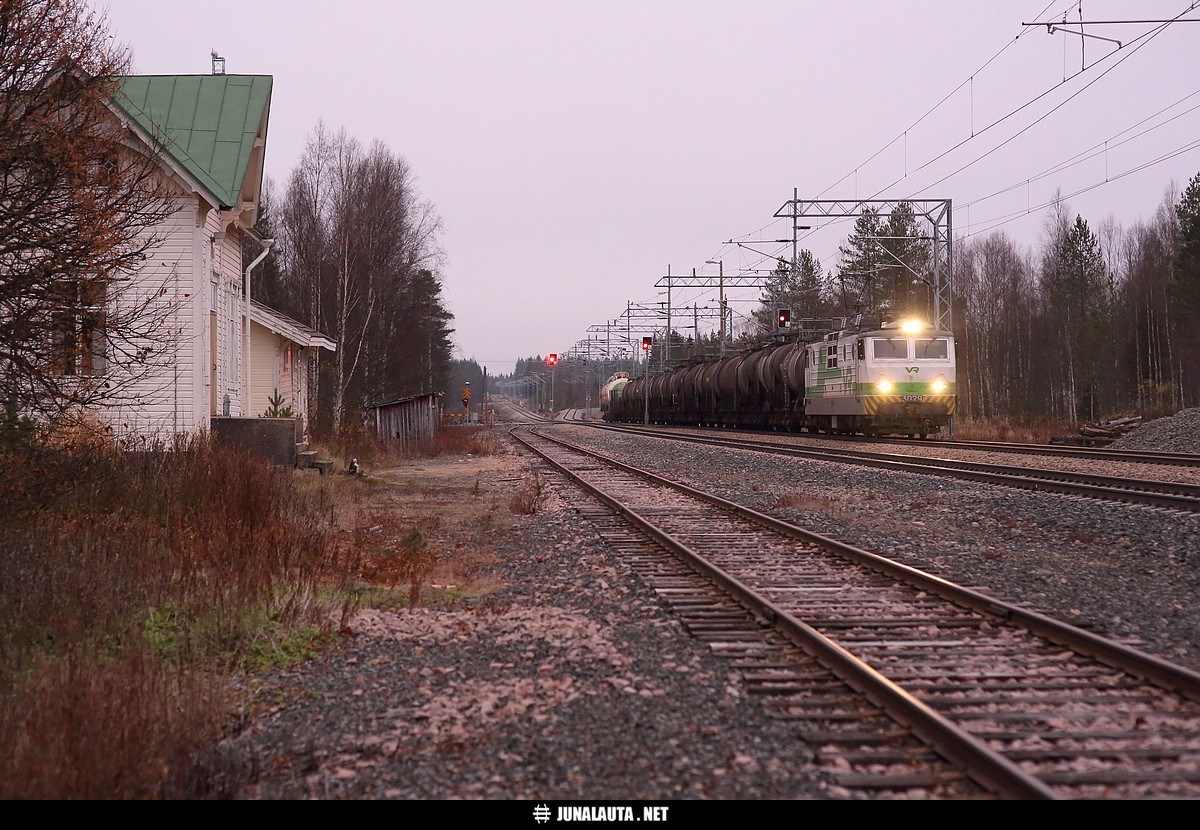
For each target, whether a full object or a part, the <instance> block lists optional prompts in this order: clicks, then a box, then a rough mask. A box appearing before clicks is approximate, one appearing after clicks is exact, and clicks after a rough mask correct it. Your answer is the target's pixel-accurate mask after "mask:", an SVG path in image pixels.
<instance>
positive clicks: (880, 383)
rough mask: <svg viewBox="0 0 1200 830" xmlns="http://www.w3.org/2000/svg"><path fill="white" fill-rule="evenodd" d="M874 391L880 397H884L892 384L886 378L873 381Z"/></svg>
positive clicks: (890, 389)
mask: <svg viewBox="0 0 1200 830" xmlns="http://www.w3.org/2000/svg"><path fill="white" fill-rule="evenodd" d="M875 391H876V392H878V393H879V394H881V395H886V394H887V393H888V392H891V391H892V382H891V381H890V380H888V379H887V378H880V379H879V380H877V381H875Z"/></svg>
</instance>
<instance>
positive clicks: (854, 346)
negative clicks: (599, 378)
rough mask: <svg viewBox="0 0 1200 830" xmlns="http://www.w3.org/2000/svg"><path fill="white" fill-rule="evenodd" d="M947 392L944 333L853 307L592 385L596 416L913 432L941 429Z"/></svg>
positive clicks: (949, 406)
mask: <svg viewBox="0 0 1200 830" xmlns="http://www.w3.org/2000/svg"><path fill="white" fill-rule="evenodd" d="M954 400H955V357H954V336H953V335H952V334H951V333H950V332H948V331H937V330H935V329H933V328H931V327H930V326H929V325H928V324H927V323H924V322H922V321H920V320H917V319H913V318H907V319H903V318H900V319H889V318H887V317H885V316H879V315H876V316H869V315H863V314H859V315H856V316H854V317H851V318H844V319H842V320H840V321H839V326H838V327H837V328H835V329H832V330H829V331H828V332H825V333H823V334H820V335H819V336H816V337H815V338H814V339H807V340H801V339H796V340H791V341H782V342H773V343H768V344H764V345H761V346H757V347H751V348H747V349H744V350H742V351H739V352H738V353H736V354H733V355H730V356H728V357H724V358H721V359H719V360H715V361H714V360H711V359H709V360H704V359H701V358H697V359H694V360H691V361H689V362H687V363H685V364H682V365H680V366H677V367H676V368H674V369H672V370H670V371H667V372H663V373H660V374H654V375H650V376H649V377H638V378H631V377H629V375H628V374H627V373H625V372H617V373H616V374H614V375H613V376H612V377H610V378H609V379H608V382H607V383H606V384H605V385H604V387H603V389H602V390H601V393H600V405H601V410H602V413H603V417H604V419H605V420H606V421H615V422H625V423H642V422H643V421H649V422H650V423H654V424H674V425H690V426H711V427H730V428H740V429H775V430H788V431H794V432H798V431H800V430H807V431H808V432H821V433H827V434H854V433H862V434H865V435H907V436H909V437H912V436H913V435H919V436H921V437H922V438H925V437H927V436H929V435H935V434H937V433H939V432H940V431H941V430H943V429H945V430H947V431H949V430H950V429H951V425H952V422H953V417H954Z"/></svg>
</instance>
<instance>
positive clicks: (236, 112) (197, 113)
mask: <svg viewBox="0 0 1200 830" xmlns="http://www.w3.org/2000/svg"><path fill="white" fill-rule="evenodd" d="M117 80H118V81H119V83H120V92H119V93H118V94H117V96H116V103H117V105H118V106H119V107H120V108H121V109H122V110H124V111H125V112H127V113H128V114H129V115H130V116H131V117H132V118H133V119H134V120H135V121H137V123H138V124H139V125H140V126H141V127H142V128H143V129H145V130H146V131H147V132H149V133H150V135H152V136H154V138H155V139H156V140H157V141H159V142H160V143H161V144H162V145H163V147H164V148H165V149H166V151H167V153H168V154H169V155H170V156H171V158H173V159H175V161H177V162H178V163H179V164H180V165H182V166H183V167H184V168H185V169H186V170H187V171H188V173H190V174H191V175H192V176H193V177H194V178H195V179H196V181H198V182H199V183H200V184H201V185H202V186H203V187H204V188H205V189H206V190H208V191H209V193H210V194H211V195H212V196H214V197H215V198H216V199H217V200H218V201H219V202H220V204H221V205H222V206H223V207H233V206H235V205H236V204H237V203H238V193H239V192H240V191H241V189H242V182H243V181H245V178H246V172H247V169H248V167H249V164H250V158H251V155H252V153H253V150H254V139H255V137H256V136H257V135H258V132H259V128H260V127H261V128H262V129H263V131H264V137H265V131H266V117H267V112H268V109H269V107H270V103H271V81H272V79H271V76H270V75H126V76H123V77H120V78H118V79H117Z"/></svg>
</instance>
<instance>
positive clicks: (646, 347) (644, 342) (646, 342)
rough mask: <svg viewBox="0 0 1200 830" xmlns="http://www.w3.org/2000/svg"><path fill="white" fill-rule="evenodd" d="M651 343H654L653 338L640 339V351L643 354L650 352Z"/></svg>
mask: <svg viewBox="0 0 1200 830" xmlns="http://www.w3.org/2000/svg"><path fill="white" fill-rule="evenodd" d="M653 342H654V338H653V337H643V338H642V351H643V352H648V351H650V344H651V343H653Z"/></svg>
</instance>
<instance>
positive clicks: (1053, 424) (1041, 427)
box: [954, 416, 1079, 444]
mask: <svg viewBox="0 0 1200 830" xmlns="http://www.w3.org/2000/svg"><path fill="white" fill-rule="evenodd" d="M1078 432H1079V425H1078V424H1067V423H1065V422H1062V421H1056V420H1051V419H1049V418H1034V417H1011V418H1009V417H1005V418H992V419H990V420H986V421H985V420H974V419H971V418H967V417H965V416H959V417H956V418H955V419H954V437H955V438H961V439H963V440H966V441H1007V442H1011V443H1023V444H1047V443H1049V442H1050V439H1051V438H1054V437H1055V436H1059V435H1075V434H1077V433H1078Z"/></svg>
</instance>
